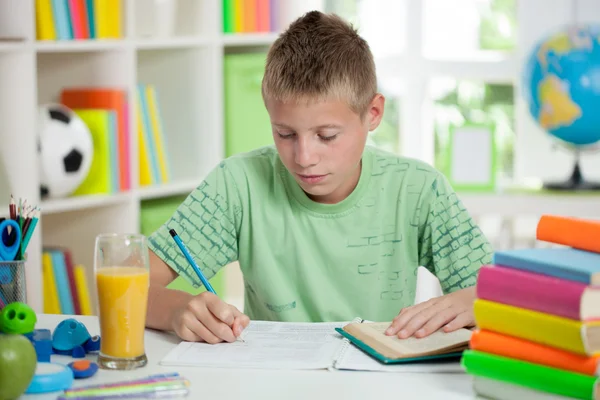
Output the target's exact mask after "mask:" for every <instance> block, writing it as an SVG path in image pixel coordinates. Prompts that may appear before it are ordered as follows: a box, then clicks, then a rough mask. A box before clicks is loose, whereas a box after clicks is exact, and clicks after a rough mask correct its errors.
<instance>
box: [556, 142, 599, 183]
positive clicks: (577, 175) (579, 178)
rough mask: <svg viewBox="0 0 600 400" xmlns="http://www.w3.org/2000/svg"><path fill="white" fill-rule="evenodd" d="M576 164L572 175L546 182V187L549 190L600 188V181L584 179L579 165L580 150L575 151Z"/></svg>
mask: <svg viewBox="0 0 600 400" xmlns="http://www.w3.org/2000/svg"><path fill="white" fill-rule="evenodd" d="M575 154H576V155H575V165H574V166H573V173H572V174H571V177H570V178H569V179H567V180H566V181H564V182H545V183H544V189H548V190H566V191H577V190H582V191H584V190H600V182H588V181H585V180H584V179H583V175H582V173H581V167H580V166H579V151H577V152H576V153H575Z"/></svg>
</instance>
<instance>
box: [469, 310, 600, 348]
mask: <svg viewBox="0 0 600 400" xmlns="http://www.w3.org/2000/svg"><path fill="white" fill-rule="evenodd" d="M473 313H474V315H475V321H476V323H477V327H478V328H479V329H487V330H490V331H494V332H498V333H502V334H505V335H508V336H514V337H518V338H521V339H526V340H530V341H532V342H535V343H541V344H543V345H546V346H550V347H555V348H558V349H563V350H566V351H570V352H573V353H577V354H582V355H587V356H594V355H598V354H600V321H592V322H582V321H577V320H573V319H568V318H563V317H558V316H556V315H552V314H545V313H541V312H538V311H533V310H529V309H525V308H519V307H514V306H509V305H506V304H501V303H496V302H493V301H489V300H482V299H477V300H476V301H475V305H474V309H473Z"/></svg>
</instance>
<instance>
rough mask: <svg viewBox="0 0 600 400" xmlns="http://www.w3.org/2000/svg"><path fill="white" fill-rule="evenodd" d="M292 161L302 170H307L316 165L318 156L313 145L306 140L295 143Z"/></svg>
mask: <svg viewBox="0 0 600 400" xmlns="http://www.w3.org/2000/svg"><path fill="white" fill-rule="evenodd" d="M295 147H296V148H295V154H294V156H295V157H294V158H295V159H294V161H296V164H298V165H299V166H300V167H302V168H308V167H310V166H313V165H316V164H317V163H318V161H319V160H318V155H317V152H316V151H315V150H316V149H314V148H313V145H312V144H311V143H310V141H309V140H307V139H299V140H297V141H296V146H295Z"/></svg>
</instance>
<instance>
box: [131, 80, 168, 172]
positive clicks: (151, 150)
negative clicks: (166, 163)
mask: <svg viewBox="0 0 600 400" xmlns="http://www.w3.org/2000/svg"><path fill="white" fill-rule="evenodd" d="M137 95H138V99H139V104H140V111H141V112H142V124H143V128H144V137H145V138H146V143H147V144H148V158H149V159H150V166H151V170H152V182H157V183H160V182H161V181H162V179H161V178H160V170H159V168H158V153H157V152H156V144H155V143H154V135H152V124H151V123H150V111H149V109H148V102H147V101H146V86H145V85H143V84H140V85H138V87H137Z"/></svg>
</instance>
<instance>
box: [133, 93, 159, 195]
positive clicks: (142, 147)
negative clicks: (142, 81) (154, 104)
mask: <svg viewBox="0 0 600 400" xmlns="http://www.w3.org/2000/svg"><path fill="white" fill-rule="evenodd" d="M135 115H136V118H137V132H138V149H139V156H140V157H139V174H140V186H148V185H152V184H153V183H154V181H153V180H152V166H151V165H150V155H149V154H148V153H149V152H148V143H147V142H146V132H144V129H146V128H145V124H144V121H143V116H142V105H141V103H140V98H139V96H136V107H135Z"/></svg>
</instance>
